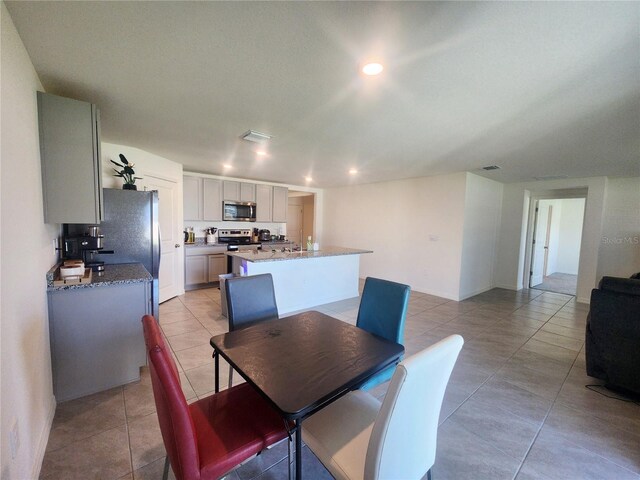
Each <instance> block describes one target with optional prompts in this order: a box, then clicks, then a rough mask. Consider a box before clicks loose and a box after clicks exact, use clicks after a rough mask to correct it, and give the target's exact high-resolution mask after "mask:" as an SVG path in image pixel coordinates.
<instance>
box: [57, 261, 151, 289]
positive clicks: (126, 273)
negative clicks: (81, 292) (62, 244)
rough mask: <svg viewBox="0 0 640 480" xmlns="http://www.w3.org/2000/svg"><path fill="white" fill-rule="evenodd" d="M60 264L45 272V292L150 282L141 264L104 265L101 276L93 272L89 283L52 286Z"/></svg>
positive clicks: (148, 275) (149, 275)
mask: <svg viewBox="0 0 640 480" xmlns="http://www.w3.org/2000/svg"><path fill="white" fill-rule="evenodd" d="M59 267H60V264H57V265H55V266H54V267H53V268H52V269H51V270H49V271H48V272H47V291H50V292H53V291H58V290H78V289H81V288H95V287H104V286H108V285H125V284H131V283H144V282H151V280H152V277H151V274H150V273H149V272H148V271H147V269H146V268H144V266H143V265H142V264H141V263H125V264H121V265H105V268H104V272H102V273H103V274H102V275H98V272H93V275H92V278H91V283H84V284H79V285H61V286H59V287H58V286H54V285H53V279H54V276H55V274H56V271H57V270H58V268H59Z"/></svg>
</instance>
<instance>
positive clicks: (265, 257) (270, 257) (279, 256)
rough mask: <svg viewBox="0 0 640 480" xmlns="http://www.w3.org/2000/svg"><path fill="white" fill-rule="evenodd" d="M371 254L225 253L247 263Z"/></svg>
mask: <svg viewBox="0 0 640 480" xmlns="http://www.w3.org/2000/svg"><path fill="white" fill-rule="evenodd" d="M362 253H373V252H372V251H371V250H359V249H356V248H344V247H325V248H323V249H322V250H315V251H307V250H303V251H301V252H280V251H276V252H271V251H268V250H267V251H265V250H262V251H261V250H245V251H242V252H227V255H230V256H232V257H237V258H241V259H243V260H246V261H248V262H274V261H283V260H304V259H308V258H322V257H335V256H339V255H360V254H362Z"/></svg>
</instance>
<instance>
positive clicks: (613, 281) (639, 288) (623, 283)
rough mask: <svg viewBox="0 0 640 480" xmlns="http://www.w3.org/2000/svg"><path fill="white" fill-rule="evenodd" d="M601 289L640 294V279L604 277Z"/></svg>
mask: <svg viewBox="0 0 640 480" xmlns="http://www.w3.org/2000/svg"><path fill="white" fill-rule="evenodd" d="M600 290H603V291H608V292H614V293H624V294H627V295H640V279H635V278H618V277H602V280H600Z"/></svg>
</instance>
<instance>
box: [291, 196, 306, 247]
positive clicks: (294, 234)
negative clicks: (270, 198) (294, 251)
mask: <svg viewBox="0 0 640 480" xmlns="http://www.w3.org/2000/svg"><path fill="white" fill-rule="evenodd" d="M287 239H289V240H290V241H292V242H295V243H297V244H298V245H300V246H301V247H302V248H303V249H304V248H305V247H306V242H305V244H304V245H303V244H302V240H303V239H302V205H294V204H289V206H288V207H287Z"/></svg>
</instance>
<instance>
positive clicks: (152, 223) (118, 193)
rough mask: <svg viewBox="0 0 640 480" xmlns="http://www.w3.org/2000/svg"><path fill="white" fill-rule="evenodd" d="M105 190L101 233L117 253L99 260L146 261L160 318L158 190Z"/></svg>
mask: <svg viewBox="0 0 640 480" xmlns="http://www.w3.org/2000/svg"><path fill="white" fill-rule="evenodd" d="M103 193H104V218H103V220H102V222H100V233H101V234H102V235H104V250H113V252H114V253H113V254H108V255H107V254H105V255H96V260H102V261H104V263H105V265H113V264H118V263H141V264H143V265H144V267H145V268H146V269H147V271H148V272H149V273H150V274H151V276H152V277H153V286H152V289H151V295H152V301H153V303H152V305H153V308H152V310H153V312H152V313H153V315H154V316H155V318H156V320H158V319H159V318H160V311H159V308H158V298H159V297H158V294H159V286H158V285H159V284H158V272H159V271H160V226H159V224H158V192H156V191H149V192H139V191H136V190H119V189H114V188H105V189H104V190H103Z"/></svg>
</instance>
